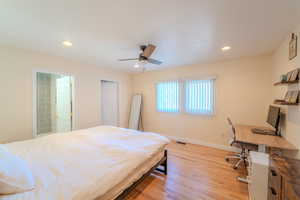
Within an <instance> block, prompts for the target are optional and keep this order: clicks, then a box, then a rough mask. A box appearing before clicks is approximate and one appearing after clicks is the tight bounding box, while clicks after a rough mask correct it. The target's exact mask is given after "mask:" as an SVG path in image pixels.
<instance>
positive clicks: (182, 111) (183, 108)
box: [155, 76, 217, 117]
mask: <svg viewBox="0 0 300 200" xmlns="http://www.w3.org/2000/svg"><path fill="white" fill-rule="evenodd" d="M192 80H196V81H197V80H199V81H202V80H212V81H213V88H212V89H213V92H212V94H213V95H212V96H213V97H212V102H211V103H212V112H210V113H201V112H199V113H194V112H188V111H186V106H185V103H186V92H185V90H186V82H187V81H192ZM216 80H217V77H216V76H206V77H197V78H183V79H169V80H162V81H157V82H156V83H155V101H156V102H155V106H156V108H155V109H156V111H157V112H160V113H170V114H188V115H195V116H204V117H205V116H208V117H210V116H215V115H216ZM170 81H178V83H179V110H178V112H165V111H161V110H159V109H158V101H157V87H158V84H160V83H163V82H170Z"/></svg>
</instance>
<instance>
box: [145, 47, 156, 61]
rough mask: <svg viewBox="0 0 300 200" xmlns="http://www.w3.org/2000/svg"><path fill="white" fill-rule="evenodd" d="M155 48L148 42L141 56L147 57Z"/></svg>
mask: <svg viewBox="0 0 300 200" xmlns="http://www.w3.org/2000/svg"><path fill="white" fill-rule="evenodd" d="M155 48H156V46H154V45H153V44H149V45H148V46H147V47H146V49H145V50H144V52H143V53H142V56H143V57H145V58H149V57H150V56H151V54H152V53H153V51H154V50H155Z"/></svg>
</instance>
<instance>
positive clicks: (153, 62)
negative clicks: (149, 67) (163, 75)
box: [147, 58, 162, 65]
mask: <svg viewBox="0 0 300 200" xmlns="http://www.w3.org/2000/svg"><path fill="white" fill-rule="evenodd" d="M147 61H148V62H149V63H152V64H155V65H160V64H162V62H161V61H159V60H155V59H152V58H148V59H147Z"/></svg>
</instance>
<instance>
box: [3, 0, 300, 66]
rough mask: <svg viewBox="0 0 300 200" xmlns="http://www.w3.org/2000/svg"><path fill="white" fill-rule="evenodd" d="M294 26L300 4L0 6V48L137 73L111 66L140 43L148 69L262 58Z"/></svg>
mask: <svg viewBox="0 0 300 200" xmlns="http://www.w3.org/2000/svg"><path fill="white" fill-rule="evenodd" d="M299 19H300V1H299V0H152V1H150V0H148V1H146V0H21V1H20V0H0V43H5V44H12V45H15V46H19V47H22V48H29V49H33V50H37V51H41V52H45V53H49V54H52V55H59V56H64V57H66V58H71V59H74V60H78V61H81V62H86V63H91V64H97V65H98V66H101V67H113V68H116V69H120V70H123V71H137V69H134V68H133V64H134V62H122V63H121V62H118V61H117V59H118V58H131V57H136V56H137V55H138V53H139V49H138V46H139V45H141V44H148V43H153V44H155V45H157V46H158V48H157V50H156V51H155V52H154V54H153V56H152V58H155V59H159V60H162V61H163V62H164V64H163V65H161V66H156V65H151V64H148V65H147V67H148V68H149V69H161V68H164V67H174V66H182V65H190V64H196V63H201V62H210V61H216V60H222V59H229V58H237V57H242V56H252V55H258V54H265V53H270V52H272V51H273V50H274V49H275V48H276V47H277V46H278V45H279V44H280V42H281V41H282V40H283V39H284V37H285V36H286V35H287V34H288V33H289V32H290V31H291V30H292V29H293V28H294V27H295V25H296V24H297V23H299ZM63 40H70V41H72V42H73V47H71V48H65V47H63V46H62V45H61V42H62V41H63ZM225 45H230V46H231V47H232V50H230V51H229V52H226V53H224V52H222V51H221V50H220V48H221V47H223V46H225Z"/></svg>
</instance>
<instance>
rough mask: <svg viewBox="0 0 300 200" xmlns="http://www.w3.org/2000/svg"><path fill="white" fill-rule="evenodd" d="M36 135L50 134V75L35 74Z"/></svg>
mask: <svg viewBox="0 0 300 200" xmlns="http://www.w3.org/2000/svg"><path fill="white" fill-rule="evenodd" d="M37 97H38V98H37V99H38V100H37V107H38V109H37V134H41V133H50V132H52V125H51V121H52V120H51V118H52V114H51V75H50V74H45V73H37Z"/></svg>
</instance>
